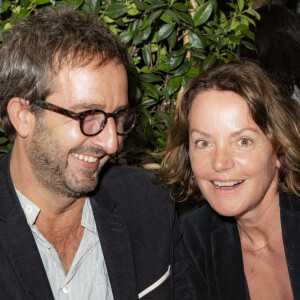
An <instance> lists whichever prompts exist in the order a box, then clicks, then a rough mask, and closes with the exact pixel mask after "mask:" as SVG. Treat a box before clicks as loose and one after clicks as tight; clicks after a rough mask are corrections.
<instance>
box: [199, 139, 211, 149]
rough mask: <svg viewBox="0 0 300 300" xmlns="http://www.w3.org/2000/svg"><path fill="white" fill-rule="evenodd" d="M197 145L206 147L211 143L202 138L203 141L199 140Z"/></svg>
mask: <svg viewBox="0 0 300 300" xmlns="http://www.w3.org/2000/svg"><path fill="white" fill-rule="evenodd" d="M196 145H197V147H199V148H205V147H208V146H209V143H208V141H203V140H201V141H198V142H197V143H196Z"/></svg>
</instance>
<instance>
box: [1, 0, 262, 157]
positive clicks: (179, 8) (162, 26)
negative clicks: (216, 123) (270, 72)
mask: <svg viewBox="0 0 300 300" xmlns="http://www.w3.org/2000/svg"><path fill="white" fill-rule="evenodd" d="M193 2H197V7H195V8H194V7H193V5H192V3H193ZM252 2H253V1H247V0H235V1H234V0H231V1H230V2H229V3H228V5H229V6H230V11H229V13H228V14H227V15H225V14H224V13H223V12H221V11H219V10H218V9H217V1H216V0H207V1H202V0H197V1H187V0H186V1H185V0H144V1H142V0H107V1H99V0H63V1H58V0H57V1H55V0H16V1H5V0H4V1H2V2H1V0H0V39H1V33H2V31H3V30H5V29H7V28H10V27H11V26H13V25H14V24H15V23H16V22H17V20H18V19H20V18H24V17H26V16H28V15H30V14H31V13H32V12H33V11H34V10H36V9H47V8H48V7H62V6H66V5H72V6H73V7H74V8H75V9H79V10H82V11H84V12H87V13H92V14H96V15H99V17H100V18H101V19H102V20H103V22H104V24H105V26H107V27H108V28H109V29H110V30H111V31H112V32H113V33H114V34H115V35H117V36H118V37H119V38H120V39H121V40H123V41H124V42H125V43H127V44H128V48H129V54H130V57H131V62H132V65H133V66H134V67H133V68H132V69H131V72H130V73H131V80H130V90H131V92H130V99H131V102H132V103H133V104H134V105H135V106H136V107H137V110H138V112H139V115H140V118H139V123H138V126H137V127H136V129H135V130H134V132H133V133H132V134H130V135H129V137H128V138H127V139H126V140H125V142H124V153H123V154H122V155H123V156H124V157H125V158H126V159H127V161H128V162H129V163H138V162H140V161H142V160H144V159H145V157H146V156H148V157H149V156H150V157H151V158H152V159H154V160H155V161H159V160H160V159H161V158H160V157H159V156H157V155H155V153H160V152H161V151H162V150H163V149H164V147H165V144H166V139H167V130H168V128H169V127H170V125H171V123H172V116H173V115H174V112H175V110H176V103H177V102H178V100H177V98H178V93H179V92H180V91H181V89H182V87H184V86H185V85H186V84H187V82H188V81H189V80H190V79H191V78H193V77H195V76H197V75H198V74H200V73H202V72H203V71H204V70H206V69H208V68H210V67H211V66H212V65H214V64H216V63H227V62H229V61H231V60H235V59H237V55H236V53H235V50H236V47H237V46H238V45H241V44H243V45H244V46H246V47H248V48H250V49H254V50H255V47H254V46H253V44H252V40H253V39H254V34H253V32H251V31H250V30H249V24H255V20H256V19H258V18H259V15H258V14H257V13H256V12H255V11H254V10H253V9H252V8H251V7H252ZM133 82H135V83H136V84H133ZM0 144H1V140H0ZM122 155H121V156H122Z"/></svg>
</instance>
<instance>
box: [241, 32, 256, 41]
mask: <svg viewBox="0 0 300 300" xmlns="http://www.w3.org/2000/svg"><path fill="white" fill-rule="evenodd" d="M243 33H244V35H245V36H247V37H248V38H250V39H251V40H253V41H254V40H255V34H254V32H252V31H250V30H245V31H244V32H243Z"/></svg>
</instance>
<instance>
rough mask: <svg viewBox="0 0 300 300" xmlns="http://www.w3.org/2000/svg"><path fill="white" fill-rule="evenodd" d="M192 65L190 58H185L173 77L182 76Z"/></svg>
mask: <svg viewBox="0 0 300 300" xmlns="http://www.w3.org/2000/svg"><path fill="white" fill-rule="evenodd" d="M191 66H192V62H191V61H190V60H185V61H184V63H183V64H182V65H181V66H180V67H179V68H178V69H177V70H176V72H175V74H174V75H173V76H174V77H176V76H182V75H184V74H185V73H187V72H188V71H189V70H190V68H191Z"/></svg>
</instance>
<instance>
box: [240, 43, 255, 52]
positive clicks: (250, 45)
mask: <svg viewBox="0 0 300 300" xmlns="http://www.w3.org/2000/svg"><path fill="white" fill-rule="evenodd" d="M242 44H243V45H244V46H245V47H246V48H248V49H249V50H254V51H256V52H257V48H256V47H255V46H254V45H253V44H252V43H250V42H247V41H242Z"/></svg>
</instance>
